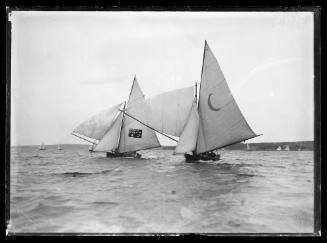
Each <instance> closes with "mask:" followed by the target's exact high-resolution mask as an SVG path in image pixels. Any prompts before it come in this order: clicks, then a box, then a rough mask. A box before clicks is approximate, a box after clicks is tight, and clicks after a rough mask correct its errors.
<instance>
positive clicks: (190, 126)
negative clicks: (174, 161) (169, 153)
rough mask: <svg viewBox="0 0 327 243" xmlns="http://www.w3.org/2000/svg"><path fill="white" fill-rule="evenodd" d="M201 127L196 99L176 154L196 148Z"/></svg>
mask: <svg viewBox="0 0 327 243" xmlns="http://www.w3.org/2000/svg"><path fill="white" fill-rule="evenodd" d="M198 129H199V114H198V111H197V104H196V100H195V99H194V102H193V105H192V108H191V111H190V112H189V116H188V120H187V123H186V125H185V127H184V129H183V132H182V134H181V136H180V138H179V141H178V143H177V145H176V148H175V152H174V153H175V154H181V153H187V152H191V151H193V150H195V148H196V140H197V137H198Z"/></svg>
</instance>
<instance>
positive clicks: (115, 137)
mask: <svg viewBox="0 0 327 243" xmlns="http://www.w3.org/2000/svg"><path fill="white" fill-rule="evenodd" d="M122 122H123V113H122V112H120V114H119V115H118V116H117V118H116V119H115V121H114V123H113V124H112V126H111V127H110V128H109V130H108V131H107V133H106V134H105V135H104V137H103V138H102V139H101V140H100V142H99V143H98V144H97V146H96V147H95V148H94V149H93V151H98V152H108V151H111V150H115V149H117V148H118V145H119V137H120V128H121V126H122Z"/></svg>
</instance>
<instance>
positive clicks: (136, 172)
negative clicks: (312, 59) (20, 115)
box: [9, 145, 313, 233]
mask: <svg viewBox="0 0 327 243" xmlns="http://www.w3.org/2000/svg"><path fill="white" fill-rule="evenodd" d="M87 148H88V147H87V146H80V145H66V146H63V150H60V151H59V150H57V147H56V146H48V147H47V149H46V150H43V151H39V150H38V148H37V147H33V146H29V147H13V148H12V149H11V189H10V190H11V198H10V202H11V204H10V208H11V210H10V214H11V220H10V227H9V231H11V232H92V233H93V232H99V233H100V232H105V233H122V232H129V233H150V232H174V233H183V232H185V233H187V232H195V233H196V232H201V233H204V232H207V233H226V232H235V233H238V232H246V233H252V232H301V233H302V232H312V231H313V152H312V151H251V152H246V151H221V157H222V160H220V161H217V162H214V163H208V162H203V163H185V160H184V157H183V156H173V155H172V151H171V150H160V149H159V150H149V151H143V152H141V153H142V156H143V158H142V159H110V158H105V157H104V154H90V153H89V152H88V150H87Z"/></svg>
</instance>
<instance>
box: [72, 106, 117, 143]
mask: <svg viewBox="0 0 327 243" xmlns="http://www.w3.org/2000/svg"><path fill="white" fill-rule="evenodd" d="M121 106H122V103H120V104H118V105H115V106H113V107H110V108H108V109H106V110H105V111H103V112H100V113H98V114H96V115H94V116H92V117H91V118H89V119H87V120H86V121H84V122H82V123H81V124H79V125H78V126H77V127H76V128H75V129H74V130H73V133H77V134H81V135H83V136H86V137H89V138H92V139H95V140H101V139H102V138H103V136H104V135H105V133H106V132H107V130H108V128H109V127H110V126H111V125H112V123H113V122H114V120H115V117H116V116H117V113H118V112H119V108H120V107H121Z"/></svg>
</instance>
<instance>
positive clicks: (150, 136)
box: [119, 78, 161, 153]
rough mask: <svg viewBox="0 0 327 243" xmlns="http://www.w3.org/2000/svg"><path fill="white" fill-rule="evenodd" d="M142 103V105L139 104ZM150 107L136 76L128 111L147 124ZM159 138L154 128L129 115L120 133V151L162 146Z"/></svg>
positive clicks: (125, 118)
mask: <svg viewBox="0 0 327 243" xmlns="http://www.w3.org/2000/svg"><path fill="white" fill-rule="evenodd" d="M139 104H141V105H139ZM149 111H150V109H149V106H148V105H147V104H146V103H144V95H143V93H142V91H141V89H140V86H139V85H138V83H137V80H136V78H134V81H133V86H132V89H131V93H130V96H129V100H128V104H127V109H126V112H127V113H128V114H130V115H132V116H135V117H138V118H140V120H141V121H144V122H145V123H146V124H147V121H148V119H149V115H150V113H149ZM160 146H161V145H160V143H159V140H158V138H157V135H156V133H155V131H154V130H152V129H150V128H148V127H146V126H145V125H143V124H141V123H139V122H138V121H136V120H134V119H133V118H131V117H129V116H125V117H124V121H123V126H122V129H121V134H120V141H119V152H120V153H124V152H130V151H137V150H142V149H149V148H156V147H160Z"/></svg>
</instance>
